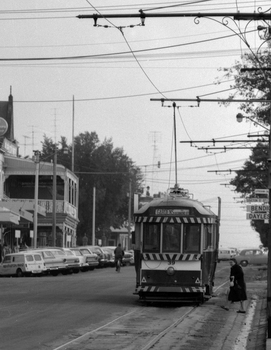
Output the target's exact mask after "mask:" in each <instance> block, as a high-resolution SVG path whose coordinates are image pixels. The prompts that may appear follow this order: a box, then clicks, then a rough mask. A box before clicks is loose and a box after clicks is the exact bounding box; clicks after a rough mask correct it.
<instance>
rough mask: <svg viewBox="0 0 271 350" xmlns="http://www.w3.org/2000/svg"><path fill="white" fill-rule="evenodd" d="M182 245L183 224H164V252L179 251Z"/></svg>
mask: <svg viewBox="0 0 271 350" xmlns="http://www.w3.org/2000/svg"><path fill="white" fill-rule="evenodd" d="M180 247H181V225H180V224H164V225H163V247H162V251H163V253H166V252H167V253H179V252H180Z"/></svg>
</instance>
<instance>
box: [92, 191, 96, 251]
mask: <svg viewBox="0 0 271 350" xmlns="http://www.w3.org/2000/svg"><path fill="white" fill-rule="evenodd" d="M95 203H96V188H95V186H94V187H93V209H92V245H95Z"/></svg>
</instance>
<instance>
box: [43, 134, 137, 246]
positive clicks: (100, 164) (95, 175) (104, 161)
mask: <svg viewBox="0 0 271 350" xmlns="http://www.w3.org/2000/svg"><path fill="white" fill-rule="evenodd" d="M60 144H61V147H59V150H58V153H57V156H58V157H57V160H58V163H59V164H62V165H64V166H65V167H67V168H70V167H71V145H67V140H66V139H65V138H64V137H61V141H60ZM64 148H68V151H69V152H68V155H65V154H64V152H63V149H64ZM74 148H75V156H74V159H75V165H74V168H75V174H76V175H77V176H78V177H79V220H80V223H79V225H78V229H77V236H78V238H79V243H81V239H82V238H83V236H84V234H85V233H86V234H87V236H88V237H89V239H90V238H91V235H92V207H93V188H94V186H95V188H96V201H95V203H96V215H95V227H96V232H95V236H96V237H97V238H101V237H102V235H108V234H110V227H114V228H120V227H121V226H122V225H123V224H124V223H125V222H127V220H128V199H129V198H128V197H127V193H128V191H129V186H130V182H131V185H132V193H134V192H137V191H138V190H139V189H140V188H141V182H142V173H141V171H140V169H139V168H138V167H137V166H135V165H134V163H133V162H132V160H131V159H130V158H129V157H128V156H127V155H126V154H125V153H124V150H123V149H122V148H114V146H113V142H112V140H111V139H105V140H104V141H103V142H102V143H101V142H100V141H99V138H98V135H97V134H96V133H95V132H91V133H89V132H85V133H80V134H79V135H78V136H76V137H75V139H74ZM54 150H55V144H54V143H53V141H52V140H51V139H50V138H47V137H46V136H45V137H44V142H43V146H42V159H43V160H45V159H44V158H46V159H48V160H46V161H50V159H51V158H50V157H52V156H53V154H54Z"/></svg>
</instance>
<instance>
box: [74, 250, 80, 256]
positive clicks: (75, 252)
mask: <svg viewBox="0 0 271 350" xmlns="http://www.w3.org/2000/svg"><path fill="white" fill-rule="evenodd" d="M73 253H74V254H75V255H77V256H79V255H82V254H81V253H80V250H73Z"/></svg>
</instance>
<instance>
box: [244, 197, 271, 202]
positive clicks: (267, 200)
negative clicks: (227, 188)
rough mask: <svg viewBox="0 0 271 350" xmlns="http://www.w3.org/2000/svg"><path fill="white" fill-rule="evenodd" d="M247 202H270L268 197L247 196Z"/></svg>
mask: <svg viewBox="0 0 271 350" xmlns="http://www.w3.org/2000/svg"><path fill="white" fill-rule="evenodd" d="M245 201H246V202H247V203H268V202H269V199H268V198H266V197H265V198H246V200H245Z"/></svg>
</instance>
